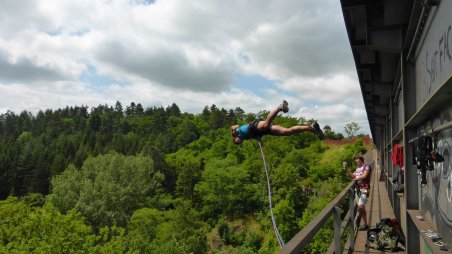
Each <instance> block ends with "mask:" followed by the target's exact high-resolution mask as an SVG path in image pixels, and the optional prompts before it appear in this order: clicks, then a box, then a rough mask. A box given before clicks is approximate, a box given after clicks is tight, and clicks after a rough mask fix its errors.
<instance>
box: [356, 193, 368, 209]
mask: <svg viewBox="0 0 452 254" xmlns="http://www.w3.org/2000/svg"><path fill="white" fill-rule="evenodd" d="M366 201H367V194H364V193H361V194H360V195H359V196H358V206H362V205H365V204H366Z"/></svg>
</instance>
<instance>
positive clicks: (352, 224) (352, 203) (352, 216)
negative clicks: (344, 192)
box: [349, 188, 355, 250]
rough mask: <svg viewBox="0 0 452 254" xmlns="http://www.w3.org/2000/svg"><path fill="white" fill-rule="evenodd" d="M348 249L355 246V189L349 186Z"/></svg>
mask: <svg viewBox="0 0 452 254" xmlns="http://www.w3.org/2000/svg"><path fill="white" fill-rule="evenodd" d="M349 209H350V210H349V211H350V250H353V248H354V247H355V191H354V190H353V188H350V208H349Z"/></svg>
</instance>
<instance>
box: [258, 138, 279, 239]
mask: <svg viewBox="0 0 452 254" xmlns="http://www.w3.org/2000/svg"><path fill="white" fill-rule="evenodd" d="M257 142H258V143H259V148H260V149H261V154H262V160H263V162H264V167H265V174H266V175H267V190H268V203H269V204H270V214H271V219H272V225H273V230H274V231H275V235H276V239H277V240H278V243H279V246H280V247H283V246H284V242H283V240H282V237H281V235H280V234H279V231H278V227H277V226H276V221H275V216H274V215H273V205H272V191H271V186H270V176H269V173H268V168H267V160H266V159H265V155H264V149H262V144H261V141H260V140H259V139H257Z"/></svg>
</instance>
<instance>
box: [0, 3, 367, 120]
mask: <svg viewBox="0 0 452 254" xmlns="http://www.w3.org/2000/svg"><path fill="white" fill-rule="evenodd" d="M148 3H149V2H148V1H141V0H138V1H130V0H109V1H90V0H77V1H76V0H68V1H60V0H46V1H38V0H34V1H22V0H19V1H17V0H4V1H2V8H1V9H0V20H2V26H0V90H1V93H0V110H1V111H2V112H4V111H5V109H13V110H16V111H20V110H23V109H28V110H34V111H36V110H38V109H46V108H49V107H51V108H55V107H63V106H66V105H76V104H77V105H81V104H85V105H86V104H89V105H90V106H96V105H99V104H105V103H109V104H113V103H114V102H115V101H116V100H119V101H121V102H122V103H123V104H127V103H129V102H132V101H134V102H136V103H138V102H140V103H142V104H143V105H144V106H154V105H156V106H159V105H163V106H166V105H170V104H171V103H173V102H175V103H176V104H178V105H179V106H180V107H181V109H182V110H186V111H189V112H193V113H196V112H200V111H201V110H202V108H203V107H204V106H205V105H211V104H215V105H217V106H218V107H224V108H235V107H237V106H238V107H241V108H243V109H244V110H245V111H247V112H256V111H259V110H261V109H271V108H272V107H274V105H276V104H278V103H279V101H280V100H281V99H282V98H287V99H288V100H289V101H290V103H291V106H292V108H291V112H300V113H304V112H303V111H301V109H302V108H308V109H309V111H310V112H315V111H316V110H317V109H321V108H323V107H331V108H335V107H336V108H337V106H335V105H344V106H345V107H347V108H349V109H352V108H356V109H359V110H361V111H363V106H362V96H361V93H360V90H359V85H358V82H357V81H356V78H354V77H355V76H354V75H356V74H355V73H356V71H355V67H354V65H353V59H352V56H351V51H350V46H349V43H348V40H347V34H346V31H345V27H344V24H343V20H342V13H341V10H340V4H339V1H336V0H325V1H317V0H287V1H278V0H266V1H257V0H251V1H241V0H232V1H221V0H213V1H185V0H160V1H159V0H157V1H156V2H154V3H152V4H148ZM88 64H89V65H92V66H94V68H95V69H96V71H97V73H99V74H100V75H104V76H108V77H111V79H112V80H121V81H125V83H126V84H127V85H124V84H122V85H118V84H111V85H110V86H106V87H102V89H99V88H98V87H96V84H95V83H92V84H85V83H83V82H80V81H79V77H80V75H81V74H82V73H83V72H84V70H86V68H87V65H88ZM237 74H242V75H256V76H261V77H265V78H267V79H271V80H277V81H278V85H277V87H273V88H269V89H268V91H266V93H267V96H268V97H267V98H262V97H260V96H259V95H256V94H253V93H252V92H250V91H248V90H247V91H244V90H239V89H238V88H237V86H235V85H234V80H235V78H236V75H237ZM61 86H69V88H68V87H66V88H65V89H62V88H61ZM12 98H17V99H14V100H13V99H12ZM268 98H270V99H268ZM315 106H318V108H315ZM292 110H293V111H292ZM296 114H297V113H296ZM348 116H350V115H348ZM332 117H333V116H332ZM353 117H354V118H353V120H354V121H355V122H359V121H365V117H366V116H365V114H356V115H354V116H353ZM325 120H329V121H333V122H334V121H338V122H339V121H341V119H340V118H339V117H337V118H336V119H335V120H334V119H333V118H331V119H325ZM331 125H333V124H331Z"/></svg>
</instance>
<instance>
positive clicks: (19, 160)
mask: <svg viewBox="0 0 452 254" xmlns="http://www.w3.org/2000/svg"><path fill="white" fill-rule="evenodd" d="M255 117H256V115H255V114H252V113H245V112H244V111H243V110H241V109H240V108H236V109H231V110H225V109H218V108H217V107H216V106H215V105H212V106H210V107H207V106H206V107H205V108H204V110H203V111H202V113H200V114H197V115H195V114H189V113H182V112H180V110H179V108H178V106H177V105H176V104H173V105H171V106H168V107H167V108H163V107H160V108H156V107H153V108H147V109H143V107H142V106H141V104H134V103H132V104H131V105H129V106H127V107H126V108H125V109H123V107H122V105H121V103H119V102H118V103H116V105H115V107H111V106H108V105H101V106H98V107H96V108H92V109H90V110H88V108H87V107H83V106H82V107H66V108H64V109H59V110H55V111H52V110H46V111H40V112H38V113H37V114H36V115H33V114H31V113H29V112H22V113H20V114H18V115H16V114H15V113H13V112H8V113H6V114H2V115H0V123H1V124H0V174H1V178H0V181H1V182H0V188H1V189H0V198H1V199H2V200H3V201H0V228H1V231H2V234H3V237H2V239H1V240H0V241H1V242H0V252H1V253H4V252H11V251H23V252H46V253H61V252H62V251H63V250H66V251H67V250H73V251H76V250H77V251H78V250H79V249H80V252H81V253H92V252H108V253H110V252H114V253H116V252H117V253H123V252H136V253H275V252H277V251H278V248H279V247H278V243H277V241H276V239H275V237H274V234H273V230H272V227H271V222H270V216H269V209H268V200H267V191H266V178H265V172H264V167H263V163H262V158H261V157H260V152H259V148H258V145H257V142H255V141H247V142H245V143H244V144H243V145H241V146H236V145H234V144H233V142H232V139H231V137H230V131H229V126H230V125H232V124H236V123H237V124H243V123H246V122H249V121H251V120H253V119H254V118H255ZM308 122H310V121H306V120H304V119H295V118H292V117H280V116H278V117H277V119H276V120H275V123H277V124H280V125H283V126H291V125H294V124H306V123H308ZM263 144H264V151H265V154H266V158H267V162H268V164H269V169H270V177H271V182H272V188H273V190H272V191H273V197H272V198H273V199H272V201H273V205H274V213H275V218H276V221H277V224H278V228H279V231H280V233H281V235H282V237H283V239H284V241H288V240H289V239H290V238H291V237H292V236H293V235H295V234H296V233H297V232H298V231H299V230H300V228H302V227H303V226H304V225H306V224H307V223H308V222H309V221H310V220H311V219H312V218H313V217H314V216H315V215H316V213H318V212H319V211H320V210H321V209H322V208H323V207H324V206H325V205H326V204H327V203H328V202H330V200H331V199H332V198H333V197H334V196H335V195H337V194H338V193H339V192H340V190H341V189H342V188H343V187H344V186H345V185H346V184H347V183H348V179H347V178H346V177H345V174H344V173H343V171H342V169H341V163H342V161H348V162H349V163H350V164H351V163H352V157H353V155H356V154H358V153H362V152H364V151H365V148H364V147H363V145H362V140H357V141H356V142H355V143H353V144H344V145H331V146H329V145H326V144H325V143H323V142H321V141H318V140H317V138H316V137H315V136H314V135H313V134H311V133H302V134H297V135H294V136H290V137H272V136H266V137H264V138H263ZM329 226H331V225H329ZM331 232H332V231H331V229H329V228H328V225H327V227H326V228H325V229H324V230H322V231H321V233H320V234H319V235H318V236H317V238H316V241H315V242H314V243H313V244H312V245H311V246H310V247H309V248H310V252H311V253H323V252H324V250H325V248H327V246H325V245H328V244H329V241H326V240H325V239H330V238H331V235H332V233H331Z"/></svg>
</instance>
